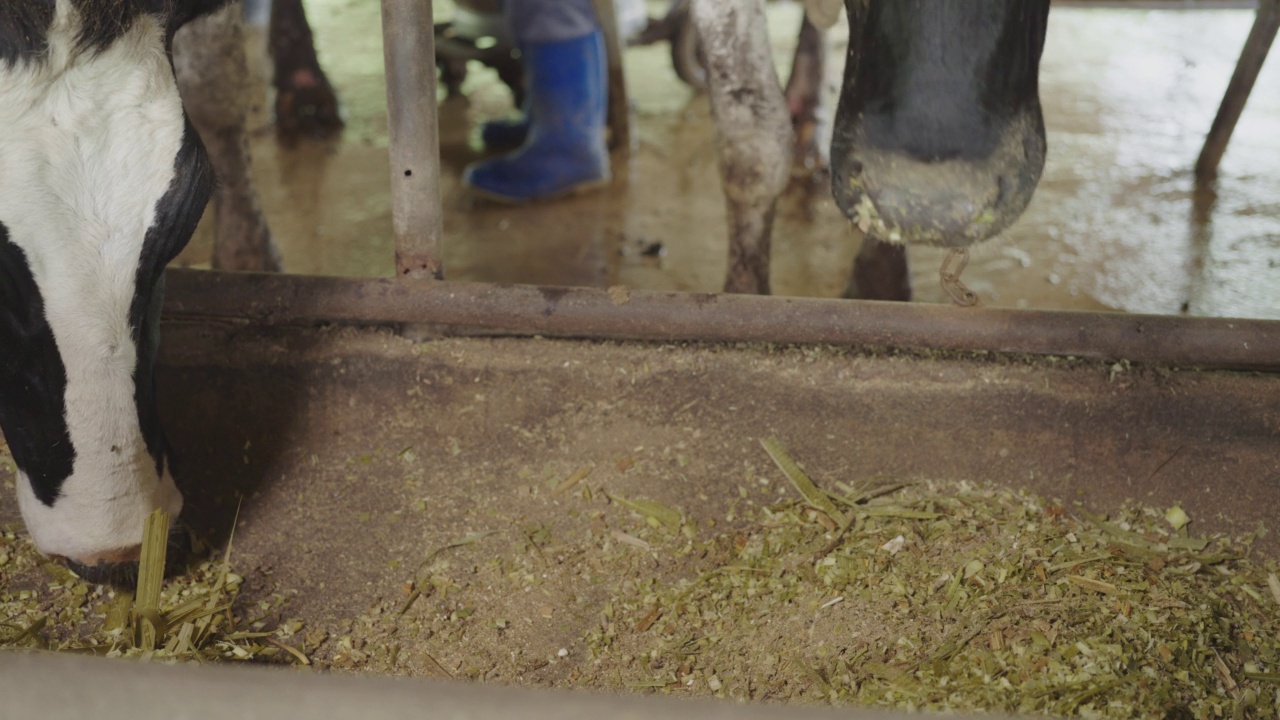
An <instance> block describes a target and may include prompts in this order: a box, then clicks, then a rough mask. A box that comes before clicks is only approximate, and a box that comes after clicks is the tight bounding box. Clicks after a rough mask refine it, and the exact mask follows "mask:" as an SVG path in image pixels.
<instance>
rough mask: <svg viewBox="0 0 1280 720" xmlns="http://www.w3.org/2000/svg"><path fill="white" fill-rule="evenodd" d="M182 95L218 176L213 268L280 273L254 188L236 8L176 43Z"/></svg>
mask: <svg viewBox="0 0 1280 720" xmlns="http://www.w3.org/2000/svg"><path fill="white" fill-rule="evenodd" d="M173 45H174V53H173V55H174V69H175V71H176V73H177V76H178V89H179V92H180V93H181V94H182V102H183V105H184V106H185V107H186V109H187V113H188V115H189V116H190V117H191V122H192V124H193V125H195V127H196V131H197V132H199V134H200V138H201V139H202V140H203V141H204V145H205V147H206V148H207V149H208V152H209V157H210V159H211V160H212V162H213V167H214V171H215V172H216V173H217V176H218V188H217V191H216V193H215V195H214V249H213V267H215V268H218V269H222V270H267V271H278V270H280V255H279V252H278V251H277V250H276V247H275V244H274V243H273V242H272V241H271V232H270V230H269V229H268V228H267V220H266V217H265V216H264V215H263V214H262V207H261V205H260V204H259V202H258V194H257V191H256V190H255V189H254V186H253V177H252V172H251V170H252V168H251V166H250V161H249V138H248V130H247V127H246V126H247V121H248V107H249V93H250V88H249V71H248V64H247V62H246V59H245V55H244V21H243V19H242V17H241V12H240V8H239V7H238V6H228V7H226V8H224V9H222V10H220V11H218V12H216V13H214V14H213V15H209V16H206V17H203V18H201V19H199V20H196V21H194V22H192V23H190V24H188V25H187V26H186V27H184V28H183V29H182V30H180V31H179V32H178V34H177V36H176V37H175V38H174V43H173Z"/></svg>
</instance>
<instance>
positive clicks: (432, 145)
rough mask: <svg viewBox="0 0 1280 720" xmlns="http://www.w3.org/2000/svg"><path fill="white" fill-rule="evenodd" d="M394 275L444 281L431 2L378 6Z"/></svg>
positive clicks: (386, 0) (388, 1) (390, 1)
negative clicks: (385, 78) (388, 155)
mask: <svg viewBox="0 0 1280 720" xmlns="http://www.w3.org/2000/svg"><path fill="white" fill-rule="evenodd" d="M382 48H383V49H382V53H383V58H384V59H385V62H386V74H387V124H388V130H389V141H390V145H389V153H390V155H391V226H392V229H393V230H394V232H395V236H396V272H397V273H399V275H400V277H406V278H436V279H439V278H442V277H443V276H444V266H443V250H444V248H443V235H444V224H443V218H444V213H443V212H442V210H441V207H440V129H439V122H438V117H437V110H436V65H435V57H436V49H435V23H434V22H433V21H432V0H382Z"/></svg>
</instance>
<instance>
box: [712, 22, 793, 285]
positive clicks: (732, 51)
mask: <svg viewBox="0 0 1280 720" xmlns="http://www.w3.org/2000/svg"><path fill="white" fill-rule="evenodd" d="M693 20H694V24H695V26H696V27H697V30H698V35H699V37H700V38H701V40H702V47H703V52H704V54H705V56H706V64H707V89H708V94H709V95H710V98H711V112H712V114H713V115H714V116H715V125H716V139H717V143H718V150H719V159H720V175H721V179H722V180H723V184H724V193H725V198H726V202H727V205H728V210H729V274H728V278H727V279H726V280H725V291H727V292H740V293H766V294H767V293H768V292H769V236H770V233H771V232H772V230H773V215H774V208H775V206H776V203H777V199H778V195H779V194H781V192H782V190H783V189H784V188H785V187H786V184H787V178H788V176H789V174H790V171H791V151H792V134H791V120H790V118H789V117H788V113H787V105H786V102H785V101H784V99H783V97H782V87H781V86H780V85H779V83H778V75H777V72H776V71H775V70H774V67H773V60H772V58H771V57H770V55H769V40H768V37H767V36H766V32H765V31H766V26H765V16H764V0H694V3H693Z"/></svg>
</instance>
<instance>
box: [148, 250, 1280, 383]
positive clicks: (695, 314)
mask: <svg viewBox="0 0 1280 720" xmlns="http://www.w3.org/2000/svg"><path fill="white" fill-rule="evenodd" d="M164 313H165V316H166V317H167V319H169V320H171V321H191V320H218V321H229V322H246V323H251V324H258V325H309V324H324V323H340V324H355V325H418V326H429V327H431V328H433V329H437V330H439V331H441V332H443V333H452V334H471V335H517V336H535V335H540V336H549V337H572V338H586V339H615V340H649V341H714V342H767V343H787V344H831V345H846V346H859V345H871V346H884V347H893V348H907V349H918V350H947V351H985V352H998V353H1015V354H1032V355H1056V356H1074V357H1080V358H1090V359H1097V360H1109V361H1110V360H1129V361H1133V362H1150V363H1163V364H1169V365H1175V366H1188V367H1198V368H1215V369H1243V370H1262V371H1272V372H1275V371H1280V321H1275V320H1236V319H1224V318H1200V317H1181V316H1162V315H1128V314H1123V313H1086V312H1063V311H1044V310H1013V309H1004V308H981V307H980V308H959V307H954V306H948V305H929V304H916V303H882V302H865V301H851V300H835V299H820V298H792V297H768V296H756V295H731V294H717V293H683V292H656V291H648V290H630V289H627V288H621V287H618V288H610V289H608V290H603V289H597V288H567V287H543V286H533V285H494V284H489V283H471V282H454V281H432V280H396V279H389V278H388V279H356V278H343V277H321V276H305V275H273V274H264V273H227V272H212V271H198V270H183V269H171V270H169V271H168V272H167V291H166V297H165V303H164Z"/></svg>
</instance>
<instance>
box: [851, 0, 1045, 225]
mask: <svg viewBox="0 0 1280 720" xmlns="http://www.w3.org/2000/svg"><path fill="white" fill-rule="evenodd" d="M845 8H846V10H847V11H848V16H849V33H850V38H851V40H850V43H849V56H848V60H847V61H846V65H845V76H844V86H843V89H842V92H841V96H840V105H839V108H838V110H837V113H836V122H835V134H834V138H833V140H832V144H831V170H832V173H831V184H832V192H833V194H834V196H835V200H836V204H837V205H838V206H839V207H840V209H841V211H842V212H844V214H845V215H846V216H847V217H849V218H850V219H852V220H854V221H855V222H857V224H858V225H859V227H861V228H862V229H863V230H864V231H865V232H867V233H868V235H869V236H870V237H872V238H875V239H878V240H885V241H889V242H894V243H919V244H928V245H937V246H942V247H951V248H963V247H968V246H969V245H972V244H973V243H976V242H980V241H982V240H985V239H987V238H989V237H991V236H993V235H995V234H997V233H999V232H1000V231H1002V230H1003V229H1004V228H1006V227H1008V225H1009V224H1010V223H1012V222H1013V221H1014V220H1016V219H1017V218H1018V217H1019V216H1020V215H1021V214H1022V211H1023V210H1024V209H1025V208H1026V206H1027V203H1028V202H1029V201H1030V200H1031V195H1032V193H1033V192H1034V191H1035V187H1036V184H1037V183H1038V182H1039V180H1040V174H1041V171H1042V170H1043V168H1044V158H1045V134H1044V120H1043V117H1042V114H1041V109H1040V97H1039V88H1038V76H1039V68H1040V53H1041V50H1042V49H1043V47H1044V35H1045V29H1046V24H1047V21H1048V15H1049V0H1029V1H1024V0H935V2H931V3H928V4H927V7H925V6H924V5H921V4H919V3H903V2H893V1H892V0H872V1H871V2H870V3H867V2H866V0H846V3H845Z"/></svg>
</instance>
